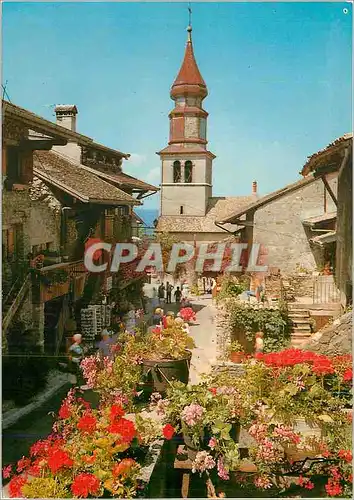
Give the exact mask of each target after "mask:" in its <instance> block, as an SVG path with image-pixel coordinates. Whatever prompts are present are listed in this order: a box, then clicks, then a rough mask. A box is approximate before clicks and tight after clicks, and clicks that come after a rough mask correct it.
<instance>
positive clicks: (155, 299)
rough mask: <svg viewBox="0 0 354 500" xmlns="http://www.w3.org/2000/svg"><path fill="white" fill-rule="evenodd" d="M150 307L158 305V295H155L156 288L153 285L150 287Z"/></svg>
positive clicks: (153, 307)
mask: <svg viewBox="0 0 354 500" xmlns="http://www.w3.org/2000/svg"><path fill="white" fill-rule="evenodd" d="M151 303H152V309H153V310H154V309H156V307H157V306H158V305H159V298H158V295H157V290H156V288H155V287H153V289H152V301H151Z"/></svg>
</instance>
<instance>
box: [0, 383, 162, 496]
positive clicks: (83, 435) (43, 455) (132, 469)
mask: <svg viewBox="0 0 354 500" xmlns="http://www.w3.org/2000/svg"><path fill="white" fill-rule="evenodd" d="M161 434H162V429H161V428H160V427H159V426H158V425H157V424H156V423H155V422H154V421H153V420H152V419H149V418H147V417H143V416H141V415H139V414H136V415H135V418H134V419H132V418H131V417H130V416H127V415H125V411H124V409H123V408H122V406H120V405H101V407H100V408H99V409H98V410H94V409H92V408H91V407H90V405H89V403H87V402H86V401H85V400H83V399H81V398H80V397H77V395H76V394H75V392H74V391H70V392H69V394H68V397H67V398H66V399H65V400H64V401H63V403H62V406H61V408H60V410H59V415H58V420H56V422H55V423H54V426H53V432H52V434H51V435H50V436H49V437H48V438H47V439H45V440H41V441H38V442H36V443H34V445H33V446H32V447H31V450H30V457H28V458H26V457H23V458H22V459H21V460H19V461H18V463H17V466H16V467H15V468H12V467H11V466H7V467H5V468H4V470H3V476H4V478H5V479H10V481H9V484H8V491H9V494H10V497H11V498H18V497H20V498H72V497H75V498H76V497H79V498H87V497H89V496H90V497H96V498H98V497H105V498H113V497H118V498H132V497H133V496H135V495H137V494H138V492H139V490H141V489H142V488H143V485H142V484H141V481H140V472H141V463H142V462H143V461H144V458H145V457H146V455H147V453H148V450H149V444H151V442H153V441H155V440H156V439H158V437H160V436H161Z"/></svg>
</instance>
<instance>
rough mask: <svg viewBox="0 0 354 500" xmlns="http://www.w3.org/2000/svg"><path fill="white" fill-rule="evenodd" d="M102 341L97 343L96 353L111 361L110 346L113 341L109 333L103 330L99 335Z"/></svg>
mask: <svg viewBox="0 0 354 500" xmlns="http://www.w3.org/2000/svg"><path fill="white" fill-rule="evenodd" d="M101 337H102V340H101V341H100V342H99V343H98V352H99V354H100V356H102V357H105V358H109V359H112V358H113V352H112V345H113V344H114V340H113V339H112V338H111V336H110V334H109V331H108V330H107V329H106V328H105V329H104V330H102V333H101Z"/></svg>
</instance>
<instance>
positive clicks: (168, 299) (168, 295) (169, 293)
mask: <svg viewBox="0 0 354 500" xmlns="http://www.w3.org/2000/svg"><path fill="white" fill-rule="evenodd" d="M173 289H174V286H173V285H171V284H170V283H169V282H167V284H166V304H171V296H172V290H173Z"/></svg>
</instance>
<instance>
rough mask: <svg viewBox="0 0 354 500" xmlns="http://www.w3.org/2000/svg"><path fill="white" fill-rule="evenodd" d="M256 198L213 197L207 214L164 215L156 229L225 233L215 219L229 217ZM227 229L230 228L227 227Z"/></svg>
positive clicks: (177, 231) (159, 230)
mask: <svg viewBox="0 0 354 500" xmlns="http://www.w3.org/2000/svg"><path fill="white" fill-rule="evenodd" d="M255 199H256V196H255V195H250V196H227V197H212V198H210V199H209V204H208V209H207V213H206V215H205V216H203V217H194V216H189V215H176V216H175V215H163V216H160V217H159V220H158V224H157V228H156V230H157V231H158V232H170V233H173V232H175V233H190V232H194V233H224V232H225V231H224V230H223V229H221V228H220V227H218V226H216V225H215V221H216V220H220V219H223V218H225V217H228V216H229V215H231V214H232V213H233V212H234V211H235V210H237V209H242V207H246V206H247V205H249V204H250V203H251V202H252V201H254V200H255ZM225 229H228V228H227V227H225Z"/></svg>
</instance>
